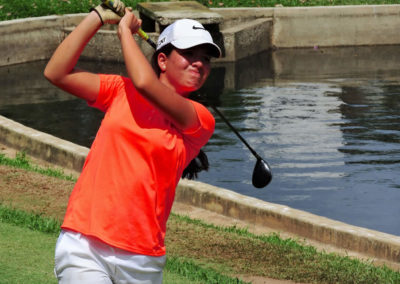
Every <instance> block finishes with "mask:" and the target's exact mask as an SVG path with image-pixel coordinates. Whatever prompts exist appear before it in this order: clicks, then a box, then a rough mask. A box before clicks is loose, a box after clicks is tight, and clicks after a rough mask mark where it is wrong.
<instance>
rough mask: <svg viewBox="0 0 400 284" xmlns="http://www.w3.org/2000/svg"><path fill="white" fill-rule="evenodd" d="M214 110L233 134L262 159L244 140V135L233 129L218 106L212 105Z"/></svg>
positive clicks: (255, 155)
mask: <svg viewBox="0 0 400 284" xmlns="http://www.w3.org/2000/svg"><path fill="white" fill-rule="evenodd" d="M211 107H212V109H213V110H214V111H215V112H216V113H217V114H218V115H219V116H220V117H221V118H222V120H223V121H224V122H225V124H226V125H228V126H229V128H230V129H231V130H232V131H233V133H235V134H236V136H237V137H238V138H239V139H240V140H241V141H242V142H243V144H244V145H246V146H247V148H249V150H250V152H251V153H252V154H253V155H254V157H256V158H257V159H261V157H260V156H259V155H258V154H257V152H256V151H254V149H253V148H252V147H251V146H250V145H249V143H247V141H246V140H245V139H244V138H243V136H242V135H240V133H239V132H238V131H237V130H236V129H235V127H233V125H232V124H231V123H230V122H229V120H228V119H227V118H226V117H225V116H224V115H223V114H222V112H220V111H219V109H218V108H217V107H216V106H213V105H211Z"/></svg>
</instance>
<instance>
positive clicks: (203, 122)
mask: <svg viewBox="0 0 400 284" xmlns="http://www.w3.org/2000/svg"><path fill="white" fill-rule="evenodd" d="M191 102H192V104H193V106H194V108H195V110H196V113H197V117H198V118H199V121H200V126H199V127H198V128H197V129H189V130H187V131H184V132H183V135H184V137H185V141H186V142H187V143H189V145H190V149H191V150H192V153H191V154H190V155H189V156H191V157H190V158H191V159H192V158H194V157H195V156H196V155H197V153H198V152H199V150H200V149H201V147H203V146H204V145H205V144H207V142H208V140H209V139H210V138H211V136H212V134H213V132H214V128H215V119H214V117H213V115H212V114H211V113H210V111H209V110H208V109H207V108H206V107H205V106H203V105H202V104H200V103H198V102H195V101H191Z"/></svg>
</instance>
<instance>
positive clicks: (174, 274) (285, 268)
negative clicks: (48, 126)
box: [0, 153, 400, 284]
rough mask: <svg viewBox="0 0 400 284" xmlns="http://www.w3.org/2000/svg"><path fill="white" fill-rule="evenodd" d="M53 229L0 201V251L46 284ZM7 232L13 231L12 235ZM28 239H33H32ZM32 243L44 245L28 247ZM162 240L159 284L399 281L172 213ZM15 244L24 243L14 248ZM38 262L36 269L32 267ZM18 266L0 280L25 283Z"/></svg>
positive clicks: (25, 164)
mask: <svg viewBox="0 0 400 284" xmlns="http://www.w3.org/2000/svg"><path fill="white" fill-rule="evenodd" d="M0 161H2V162H1V163H3V164H7V165H9V166H12V167H16V168H21V169H29V170H32V171H37V172H47V171H42V170H43V169H41V168H40V167H38V166H35V165H32V164H31V162H30V161H29V160H28V159H27V158H26V157H25V155H23V154H21V153H19V154H18V155H17V156H16V157H15V158H14V159H11V158H5V157H2V158H1V159H0ZM47 170H51V169H47ZM55 176H57V177H58V178H64V177H63V176H62V175H55ZM10 226H11V227H10ZM13 226H14V227H15V229H12V228H14V227H13ZM59 227H60V222H59V221H57V220H55V219H52V218H48V217H47V216H43V215H40V214H35V213H34V212H25V211H22V210H19V209H18V208H13V207H10V206H6V205H5V204H0V230H1V234H0V235H1V237H0V238H1V239H0V242H1V244H0V255H1V256H3V255H5V256H8V255H9V256H10V257H11V256H12V255H13V254H17V251H21V252H22V254H23V256H18V255H17V256H15V258H16V259H17V260H18V261H20V259H21V258H23V261H26V262H28V263H30V264H31V265H32V266H33V267H29V269H32V270H35V269H36V270H37V271H38V273H39V274H37V275H38V276H37V277H39V278H40V277H43V279H42V280H39V281H38V282H37V283H51V282H46V281H51V280H48V278H47V277H48V276H47V274H46V273H44V272H43V271H47V269H48V268H46V267H48V265H49V264H48V262H49V263H51V265H52V261H53V255H50V256H49V251H48V248H47V247H48V246H50V247H51V246H52V245H51V244H50V245H49V242H50V243H51V242H53V243H54V242H55V238H56V235H57V234H58V233H59V230H60V229H59ZM12 231H17V232H18V233H15V235H13V234H12V233H11V232H12ZM21 232H25V233H21ZM33 232H35V233H33ZM40 236H43V238H41V237H40ZM33 238H36V239H37V240H34V241H32V239H33ZM49 238H50V239H49ZM32 242H38V243H45V244H47V245H46V246H45V245H42V246H39V247H37V248H31V247H30V246H32ZM166 242H167V248H168V253H167V255H168V262H167V265H166V269H165V271H166V274H165V283H188V282H190V283H241V282H239V281H238V279H236V278H232V277H228V276H226V275H239V274H247V275H257V276H265V277H271V278H276V279H291V280H294V281H298V282H304V283H341V284H345V283H366V284H368V283H371V284H375V283H385V284H386V283H400V273H399V272H398V271H394V270H392V269H389V268H388V267H386V266H379V267H378V266H375V265H373V263H372V262H366V261H360V260H358V259H353V258H350V257H346V256H339V255H337V254H333V253H331V254H329V253H324V252H319V251H317V250H316V249H315V248H314V247H312V246H307V245H304V244H302V243H301V242H299V241H296V240H293V239H283V238H281V237H280V236H279V235H277V234H271V235H256V234H253V233H251V232H249V231H248V230H246V229H241V228H237V227H235V226H231V227H222V226H216V225H213V224H209V223H205V222H203V221H201V220H196V219H191V218H189V217H187V216H182V215H178V214H174V213H172V214H171V216H170V219H169V221H168V234H167V240H166ZM18 246H26V247H25V248H21V249H20V250H18V249H14V247H18ZM45 247H46V248H45ZM1 248H10V251H9V252H8V250H7V252H4V251H1ZM41 249H43V252H42V251H41ZM51 250H53V248H51ZM31 251H33V252H34V253H31ZM27 252H29V253H27ZM12 257H13V256H12ZM38 257H39V258H41V259H47V260H46V261H44V262H43V263H42V264H40V262H38V261H37V260H36V259H37V258H38ZM39 264H40V265H41V267H40V268H35V266H36V265H39ZM19 267H22V266H18V265H17V263H13V261H11V262H10V263H8V262H7V261H3V262H0V283H27V282H26V281H22V280H21V279H22V278H21V279H17V280H15V281H14V277H16V276H15V275H17V274H18V275H19V272H18V269H19ZM36 270H35V271H36ZM40 271H42V272H40ZM23 275H25V274H23ZM3 276H7V277H8V278H7V277H3ZM21 277H25V276H21ZM35 277H36V276H35ZM39 278H38V279H39ZM32 279H33V278H32ZM1 281H5V282H1ZM35 281H36V280H35ZM41 281H42V282H41ZM29 283H36V282H29Z"/></svg>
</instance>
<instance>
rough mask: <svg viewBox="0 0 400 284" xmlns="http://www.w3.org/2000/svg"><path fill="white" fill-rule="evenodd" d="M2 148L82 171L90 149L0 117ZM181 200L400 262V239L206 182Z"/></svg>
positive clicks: (181, 191)
mask: <svg viewBox="0 0 400 284" xmlns="http://www.w3.org/2000/svg"><path fill="white" fill-rule="evenodd" d="M0 143H3V144H5V145H8V146H10V147H13V148H15V149H19V150H24V151H25V152H26V153H27V154H28V155H31V156H34V157H36V158H38V159H41V160H44V161H47V162H50V163H52V164H54V165H56V166H60V167H63V168H66V169H72V170H75V171H77V172H80V170H81V168H82V166H83V163H84V160H85V158H86V156H87V154H88V151H89V149H88V148H86V147H82V146H79V145H76V144H74V143H71V142H68V141H65V140H62V139H59V138H57V137H54V136H52V135H48V134H46V133H43V132H40V131H36V130H34V129H32V128H29V127H26V126H23V125H22V124H19V123H17V122H14V121H12V120H10V119H7V118H5V117H3V116H0ZM175 199H176V200H177V201H180V202H182V203H186V204H189V205H193V206H196V207H200V208H204V209H206V210H209V211H213V212H216V213H219V214H222V215H225V216H228V217H231V218H235V219H238V220H242V221H246V222H248V223H249V224H252V225H256V226H264V227H270V228H273V229H275V230H277V231H284V232H289V233H293V234H295V235H297V236H299V237H303V238H308V239H312V240H316V241H318V242H321V243H325V244H330V245H334V246H336V247H338V248H342V249H347V250H350V251H354V252H358V253H361V254H363V255H367V256H369V257H372V258H378V259H383V260H387V261H390V262H396V263H398V262H400V237H398V236H394V235H389V234H385V233H381V232H378V231H373V230H368V229H365V228H360V227H356V226H351V225H348V224H345V223H342V222H338V221H334V220H331V219H328V218H324V217H320V216H317V215H313V214H311V213H307V212H304V211H301V210H296V209H293V208H290V207H287V206H283V205H279V204H273V203H269V202H265V201H262V200H259V199H256V198H252V197H248V196H244V195H241V194H238V193H235V192H233V191H230V190H227V189H223V188H218V187H215V186H211V185H208V184H205V183H201V182H196V181H189V180H181V181H180V183H179V185H178V188H177V191H176V197H175Z"/></svg>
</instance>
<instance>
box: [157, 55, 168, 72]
mask: <svg viewBox="0 0 400 284" xmlns="http://www.w3.org/2000/svg"><path fill="white" fill-rule="evenodd" d="M167 61H168V57H167V56H166V55H165V54H164V53H163V52H160V53H159V54H158V56H157V63H158V67H160V70H161V72H165V70H166V69H167Z"/></svg>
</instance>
